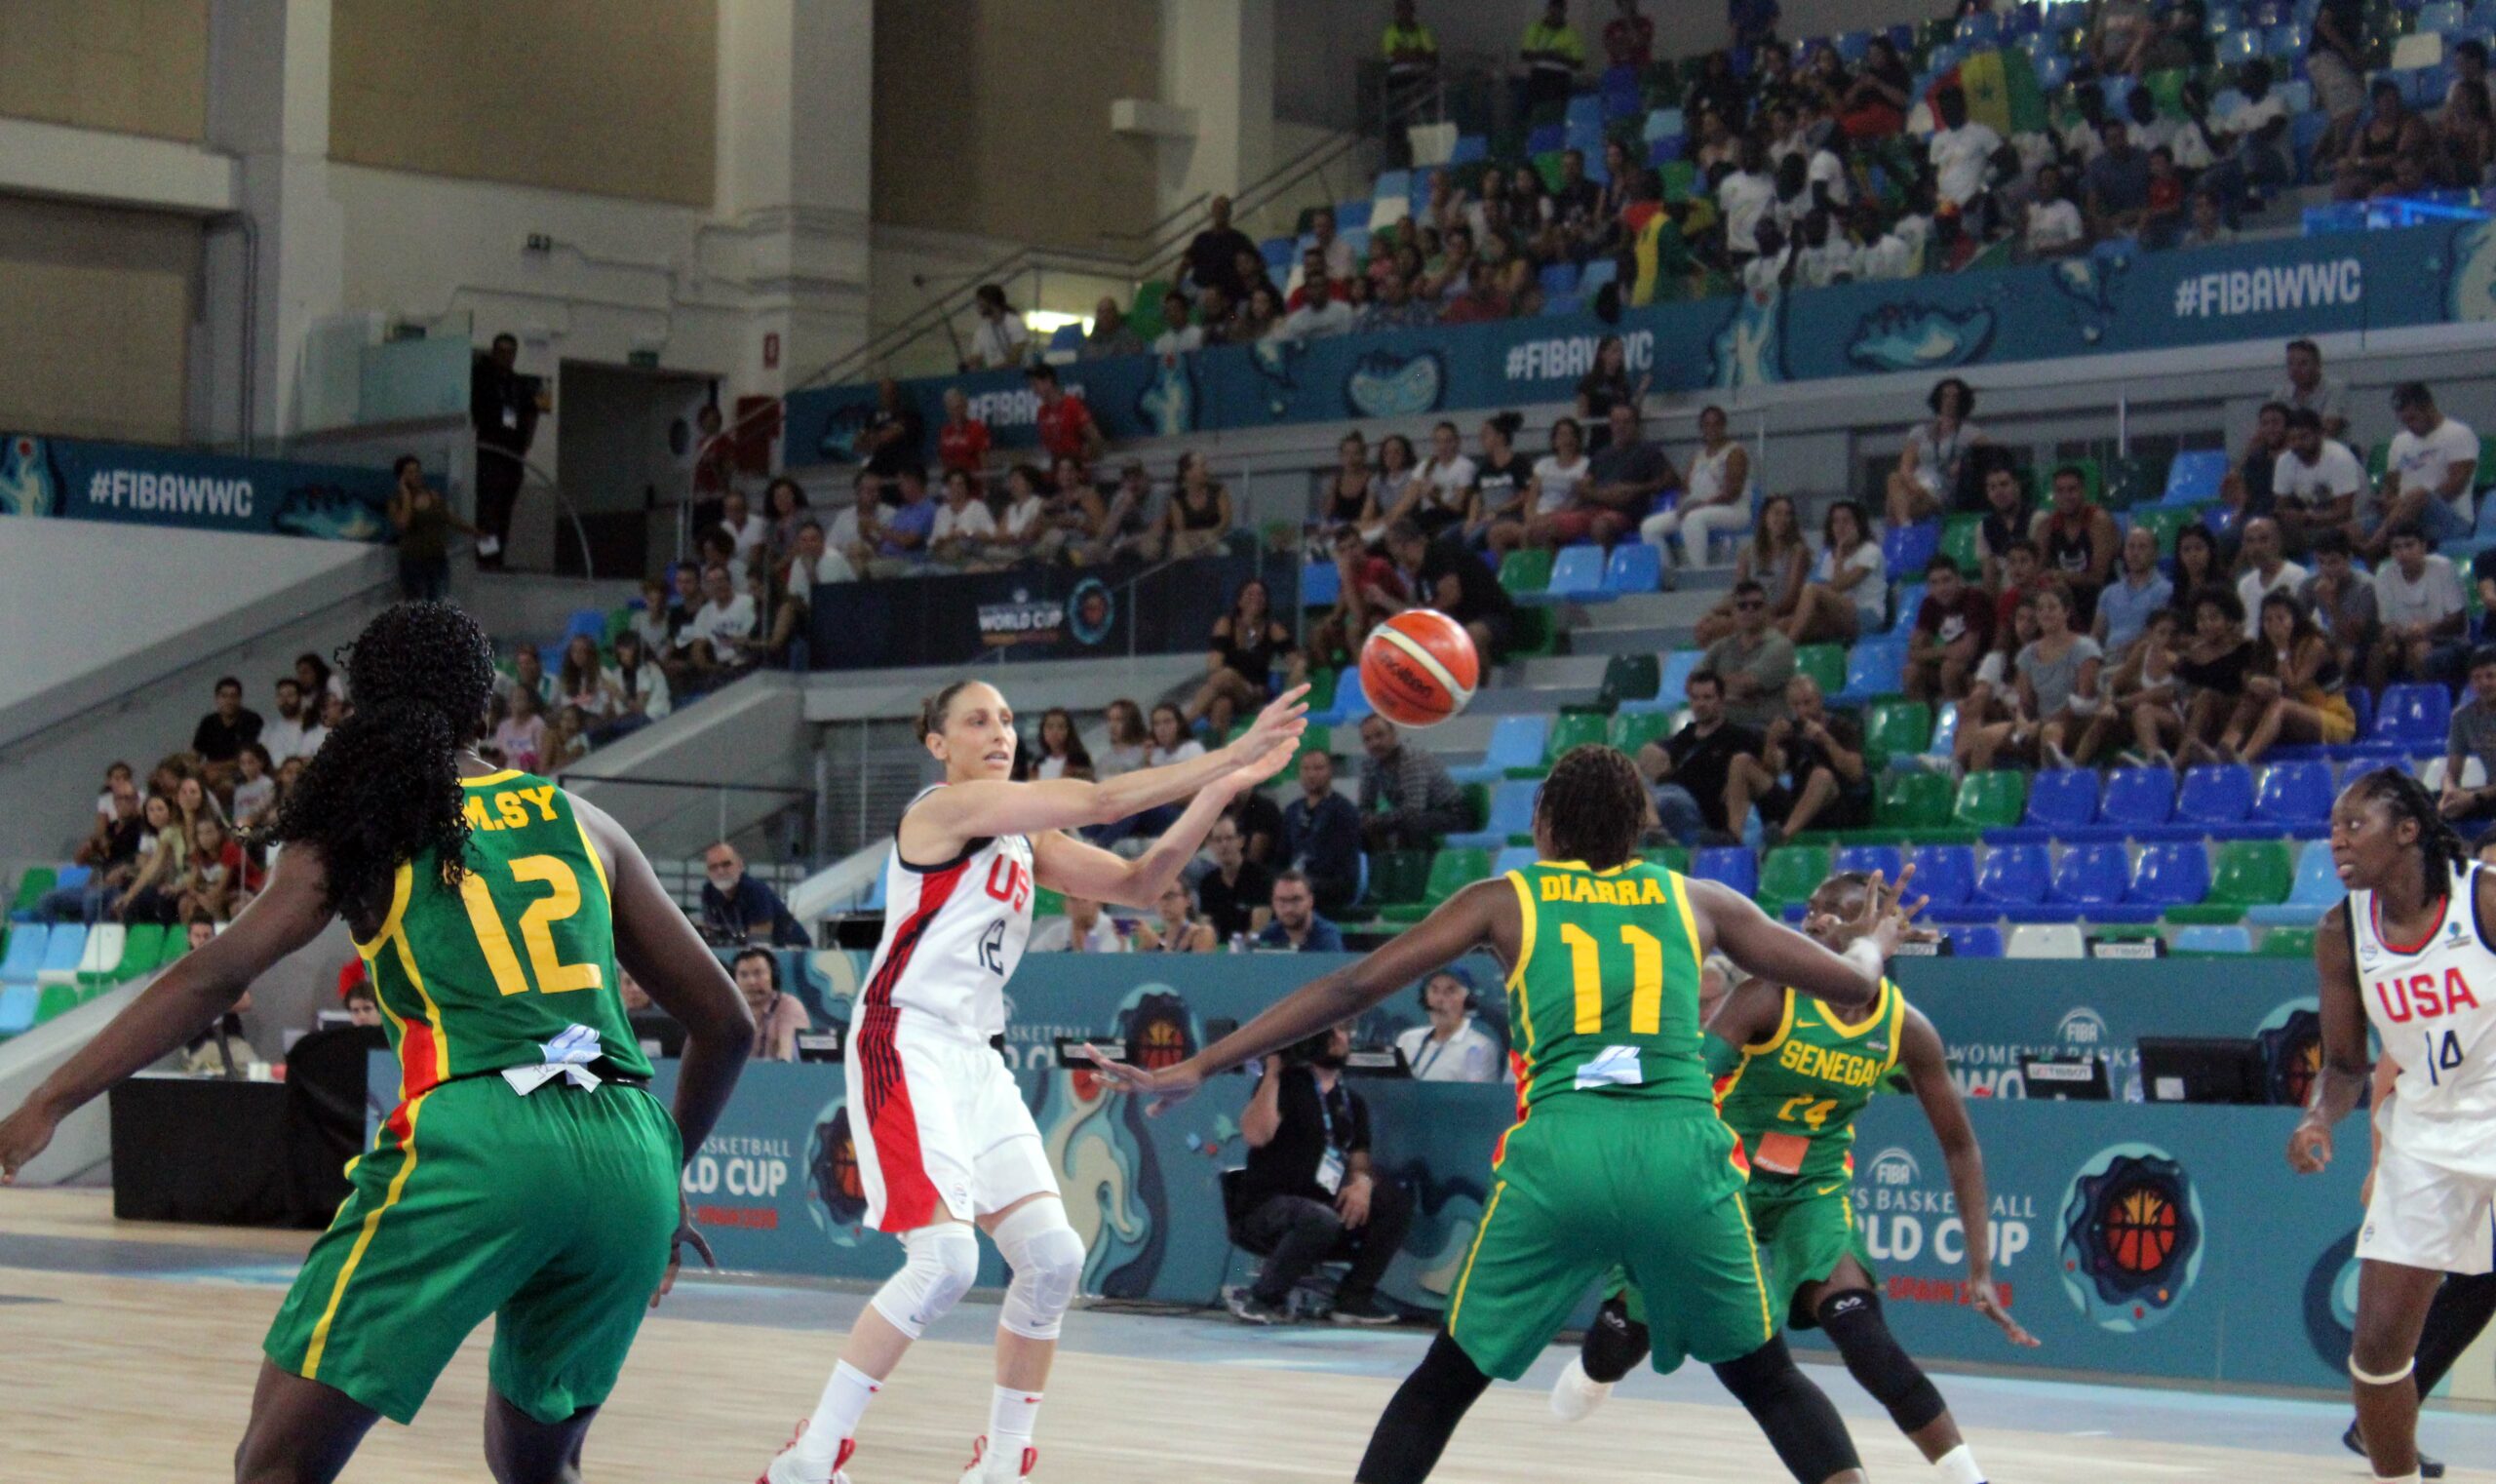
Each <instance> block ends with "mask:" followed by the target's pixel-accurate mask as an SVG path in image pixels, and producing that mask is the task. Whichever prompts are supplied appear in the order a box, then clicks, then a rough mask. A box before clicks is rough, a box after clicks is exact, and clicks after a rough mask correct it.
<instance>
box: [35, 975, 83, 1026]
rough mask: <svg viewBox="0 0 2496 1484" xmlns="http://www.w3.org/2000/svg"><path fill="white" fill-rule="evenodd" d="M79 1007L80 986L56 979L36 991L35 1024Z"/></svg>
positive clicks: (40, 1023)
mask: <svg viewBox="0 0 2496 1484" xmlns="http://www.w3.org/2000/svg"><path fill="white" fill-rule="evenodd" d="M76 1008H78V986H77V985H75V984H72V983H68V982H66V981H63V980H58V979H56V980H54V981H53V982H52V983H50V984H47V985H44V986H42V987H40V988H39V989H37V990H36V992H35V1024H36V1025H42V1024H43V1023H44V1022H45V1021H48V1020H50V1019H52V1018H53V1017H54V1016H56V1015H65V1014H67V1013H68V1012H70V1011H71V1010H74V1009H76Z"/></svg>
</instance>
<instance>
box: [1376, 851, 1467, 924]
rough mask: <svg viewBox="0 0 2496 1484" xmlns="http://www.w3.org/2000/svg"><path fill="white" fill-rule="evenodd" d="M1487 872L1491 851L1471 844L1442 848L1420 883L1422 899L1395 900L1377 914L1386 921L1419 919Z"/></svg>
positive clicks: (1417, 920)
mask: <svg viewBox="0 0 2496 1484" xmlns="http://www.w3.org/2000/svg"><path fill="white" fill-rule="evenodd" d="M1490 874H1491V852H1490V851H1488V850H1482V849H1475V848H1471V847H1467V848H1462V849H1451V850H1442V851H1440V852H1439V853H1438V854H1437V855H1436V856H1433V857H1432V858H1431V860H1430V869H1429V875H1428V876H1427V877H1426V878H1425V879H1423V882H1422V899H1421V900H1420V901H1418V902H1396V903H1390V904H1388V905H1385V906H1383V907H1381V908H1380V909H1379V914H1378V915H1379V916H1380V917H1381V918H1384V919H1385V920H1386V921H1389V922H1419V921H1420V920H1422V919H1423V918H1426V917H1428V916H1429V915H1430V913H1431V911H1432V910H1433V909H1435V908H1436V907H1437V906H1438V905H1439V904H1440V903H1441V902H1444V901H1446V900H1447V899H1448V898H1449V897H1452V896H1454V895H1456V894H1457V893H1458V892H1460V891H1462V890H1463V889H1464V888H1465V887H1467V886H1469V885H1471V884H1473V883H1474V882H1475V881H1478V880H1481V879H1483V878H1484V877H1487V876H1489V875H1490Z"/></svg>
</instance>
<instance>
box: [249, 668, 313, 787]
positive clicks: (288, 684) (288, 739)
mask: <svg viewBox="0 0 2496 1484" xmlns="http://www.w3.org/2000/svg"><path fill="white" fill-rule="evenodd" d="M320 721H321V719H320V714H319V711H318V709H317V707H312V706H306V705H304V703H303V683H302V682H301V681H298V680H296V679H295V678H294V677H293V676H291V675H283V676H280V677H278V682H277V714H276V715H274V716H272V717H270V718H269V719H268V720H267V721H265V722H261V723H260V746H262V747H264V748H267V749H268V753H269V765H270V766H272V767H276V766H280V765H283V764H284V763H285V762H286V760H287V759H289V758H309V757H311V756H312V748H311V747H309V746H306V745H305V743H304V740H303V734H304V732H305V731H306V730H307V729H309V728H311V727H314V726H317V725H319V724H320Z"/></svg>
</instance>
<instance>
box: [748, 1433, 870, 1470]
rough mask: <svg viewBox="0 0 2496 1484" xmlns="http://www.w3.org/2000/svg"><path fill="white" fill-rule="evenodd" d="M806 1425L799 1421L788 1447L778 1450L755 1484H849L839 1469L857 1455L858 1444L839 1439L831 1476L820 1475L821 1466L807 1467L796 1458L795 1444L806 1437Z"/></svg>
mask: <svg viewBox="0 0 2496 1484" xmlns="http://www.w3.org/2000/svg"><path fill="white" fill-rule="evenodd" d="M807 1421H808V1419H803V1418H801V1419H800V1420H799V1422H798V1430H797V1431H795V1432H792V1433H790V1434H789V1445H788V1446H787V1447H785V1448H783V1449H781V1450H780V1452H779V1453H778V1455H776V1456H775V1457H774V1458H773V1459H772V1460H771V1464H770V1466H769V1467H767V1468H765V1469H763V1470H762V1477H761V1478H759V1479H757V1480H755V1481H754V1484H849V1475H847V1474H845V1473H842V1472H841V1471H840V1465H841V1464H846V1463H848V1462H849V1456H850V1455H851V1454H853V1453H856V1452H857V1451H858V1440H857V1439H856V1438H853V1437H844V1438H842V1439H841V1440H840V1453H839V1456H838V1457H837V1458H835V1459H834V1460H833V1461H832V1470H831V1472H829V1473H824V1472H819V1471H818V1468H819V1467H820V1465H817V1464H810V1463H808V1462H807V1461H806V1460H805V1459H803V1458H800V1456H799V1454H798V1440H799V1439H800V1438H802V1437H804V1436H805V1435H806V1423H807Z"/></svg>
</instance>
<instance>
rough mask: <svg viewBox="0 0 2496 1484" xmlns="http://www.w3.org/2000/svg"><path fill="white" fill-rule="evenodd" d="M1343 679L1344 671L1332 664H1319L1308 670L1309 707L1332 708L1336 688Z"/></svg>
mask: <svg viewBox="0 0 2496 1484" xmlns="http://www.w3.org/2000/svg"><path fill="white" fill-rule="evenodd" d="M1343 680H1344V673H1343V672H1342V671H1340V670H1337V669H1335V668H1334V667H1332V666H1330V665H1319V666H1317V667H1316V668H1314V669H1312V670H1310V671H1309V672H1308V697H1307V699H1308V709H1309V710H1311V711H1327V710H1331V709H1332V708H1333V707H1334V704H1335V689H1336V687H1337V686H1338V685H1340V684H1342V683H1343ZM1311 729H1312V730H1313V729H1314V728H1311Z"/></svg>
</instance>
